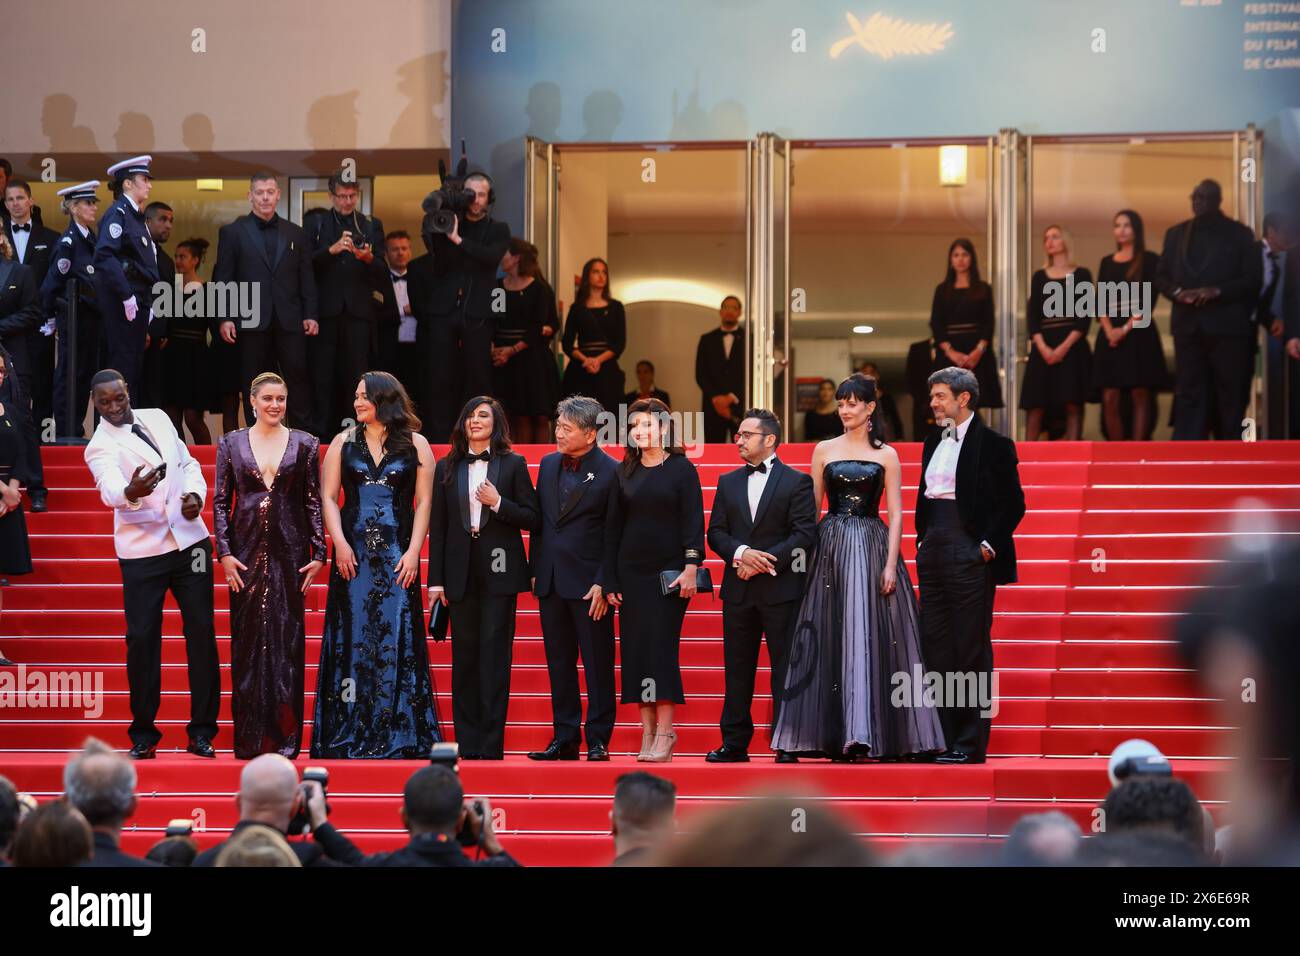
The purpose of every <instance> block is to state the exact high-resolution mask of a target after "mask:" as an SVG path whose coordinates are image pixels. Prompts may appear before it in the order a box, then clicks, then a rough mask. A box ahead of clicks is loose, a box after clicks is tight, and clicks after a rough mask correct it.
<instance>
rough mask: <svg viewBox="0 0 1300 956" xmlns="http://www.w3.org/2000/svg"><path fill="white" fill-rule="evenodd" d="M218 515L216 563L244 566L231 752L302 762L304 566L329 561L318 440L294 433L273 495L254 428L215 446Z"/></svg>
mask: <svg viewBox="0 0 1300 956" xmlns="http://www.w3.org/2000/svg"><path fill="white" fill-rule="evenodd" d="M212 510H213V518H214V524H215V530H216V538H217V556H218V558H220V557H223V556H225V555H227V554H233V555H234V556H235V557H236V558H238V559H239V560H240V561H241V562H242V563H243V564H244V565H246V566H247V568H248V570H246V571H242V572H240V577H242V578H243V580H244V588H243V590H242V591H240V592H239V593H238V594H236V593H234V592H233V591H232V592H231V594H230V665H231V667H230V669H231V687H232V691H233V693H232V696H231V711H232V712H233V716H234V721H235V756H236V757H239V758H241V759H244V760H247V759H251V758H253V757H256V756H257V755H258V754H264V753H280V754H283V755H284V756H286V757H290V758H292V757H296V756H297V755H298V751H299V750H300V749H301V747H302V720H303V666H304V657H305V652H306V646H305V645H306V641H305V635H304V627H303V612H304V605H303V594H302V590H301V582H302V575H301V574H299V573H298V569H299V568H301V567H302V566H303V565H305V564H307V563H308V562H309V561H313V560H314V561H324V560H325V522H324V519H323V516H322V512H321V498H320V446H319V443H318V442H317V440H316V439H315V438H313V437H312V436H311V435H309V434H307V433H306V432H301V431H290V432H289V442H288V444H287V445H286V447H285V449H284V457H283V458H282V459H281V460H280V467H279V469H278V470H277V471H276V475H275V479H274V480H273V481H272V482H271V487H270V488H269V489H268V488H267V487H266V483H265V482H264V481H263V480H262V473H261V472H260V471H259V470H258V468H257V460H256V459H255V458H254V457H253V449H252V446H251V445H250V444H249V441H248V429H246V428H241V429H239V430H238V431H233V432H228V433H226V434H225V435H223V436H222V438H221V441H220V442H219V443H218V445H217V479H216V488H215V491H214V493H213V498H212Z"/></svg>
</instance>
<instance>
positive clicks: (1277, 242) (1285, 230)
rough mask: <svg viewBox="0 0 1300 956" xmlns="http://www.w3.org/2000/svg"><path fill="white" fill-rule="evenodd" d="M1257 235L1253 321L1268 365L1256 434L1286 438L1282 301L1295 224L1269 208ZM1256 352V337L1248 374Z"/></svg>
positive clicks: (1284, 343)
mask: <svg viewBox="0 0 1300 956" xmlns="http://www.w3.org/2000/svg"><path fill="white" fill-rule="evenodd" d="M1260 237H1261V238H1260V240H1259V242H1258V243H1257V244H1256V248H1257V249H1258V250H1259V257H1260V262H1261V263H1262V264H1263V281H1264V286H1263V288H1262V289H1261V290H1260V293H1259V300H1258V302H1257V304H1256V306H1255V324H1256V325H1258V326H1259V327H1260V328H1261V329H1263V330H1264V335H1265V339H1264V342H1265V350H1264V364H1265V365H1266V366H1267V368H1268V374H1267V379H1266V380H1267V382H1268V394H1267V395H1266V396H1265V397H1264V403H1265V406H1266V407H1267V409H1268V414H1267V422H1268V433H1267V434H1266V435H1264V434H1261V435H1258V436H1257V437H1260V438H1286V437H1287V436H1286V432H1285V428H1284V427H1283V411H1282V410H1283V407H1284V403H1285V401H1286V395H1285V391H1286V390H1285V383H1284V381H1283V366H1284V364H1285V363H1286V339H1285V338H1284V336H1285V332H1286V318H1285V315H1284V303H1285V300H1286V271H1287V262H1288V260H1290V259H1291V258H1293V255H1292V252H1291V246H1292V245H1294V243H1295V227H1294V225H1293V224H1292V223H1291V222H1290V221H1289V220H1288V219H1287V218H1286V217H1285V216H1284V215H1282V214H1281V213H1278V212H1270V213H1268V214H1266V215H1265V216H1264V222H1263V224H1262V225H1261V226H1260ZM1258 352H1259V342H1258V340H1256V342H1255V348H1254V349H1252V350H1251V359H1250V362H1249V364H1248V367H1247V369H1246V371H1247V374H1253V373H1254V370H1255V355H1256V354H1257V353H1258ZM1247 401H1249V394H1247Z"/></svg>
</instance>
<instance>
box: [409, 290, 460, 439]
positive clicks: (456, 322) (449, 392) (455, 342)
mask: <svg viewBox="0 0 1300 956" xmlns="http://www.w3.org/2000/svg"><path fill="white" fill-rule="evenodd" d="M420 344H421V351H422V353H423V354H422V355H421V366H422V374H423V377H424V388H423V392H424V400H423V402H421V407H420V418H421V419H422V420H423V422H424V437H426V438H427V439H429V441H431V442H434V443H435V444H440V443H442V442H446V441H448V440H449V439H450V437H451V430H452V428H453V427H454V426H455V424H456V416H457V415H459V414H460V409H461V405H462V401H461V394H462V390H463V388H464V382H465V375H464V368H463V367H462V362H461V348H460V317H459V316H458V315H456V314H454V313H450V314H442V315H434V316H431V317H430V318H429V320H428V322H427V325H426V328H425V330H424V335H423V336H422V339H421V343H420Z"/></svg>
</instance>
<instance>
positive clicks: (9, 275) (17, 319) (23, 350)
mask: <svg viewBox="0 0 1300 956" xmlns="http://www.w3.org/2000/svg"><path fill="white" fill-rule="evenodd" d="M4 243H5V245H4V248H5V250H6V251H9V250H12V248H13V247H12V246H11V245H9V238H8V236H6V237H5V239H4ZM36 288H37V286H36V281H35V279H34V278H33V277H32V270H31V269H29V268H28V267H27V266H25V265H22V264H21V263H19V262H18V261H17V259H16V258H15V259H6V258H4V256H3V255H0V346H3V347H4V349H5V351H6V352H7V353H8V354H9V375H8V376H6V381H5V383H4V386H3V391H4V394H5V409H6V411H8V413H9V416H10V417H11V418H12V419H13V425H14V427H15V428H17V429H18V430H19V432H20V433H21V435H22V438H23V444H24V446H25V454H26V457H27V461H28V467H29V470H30V471H31V475H30V481H29V483H28V486H27V487H28V492H29V494H30V495H31V498H32V510H33V511H44V510H45V509H46V507H47V504H46V499H47V497H48V496H47V492H46V489H45V469H44V467H43V466H42V465H41V449H40V444H41V437H40V427H41V426H40V425H39V424H38V423H37V422H35V421H33V419H32V400H31V392H30V391H29V389H30V387H31V386H30V385H29V384H28V383H29V382H31V380H32V375H31V373H30V372H29V371H28V369H27V367H28V365H30V364H31V360H30V358H29V355H30V352H29V351H28V345H29V343H30V342H31V334H32V333H33V332H35V331H36V330H37V329H38V328H40V325H41V309H40V302H39V299H38V298H37V295H36ZM10 379H12V381H10ZM37 505H39V506H40V507H37Z"/></svg>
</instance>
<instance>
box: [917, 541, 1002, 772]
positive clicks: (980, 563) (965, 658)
mask: <svg viewBox="0 0 1300 956" xmlns="http://www.w3.org/2000/svg"><path fill="white" fill-rule="evenodd" d="M916 577H917V582H918V583H919V584H920V587H921V613H920V617H921V620H920V625H921V655H922V657H923V658H924V660H925V669H926V671H927V672H938V673H939V674H941V675H942V676H943V685H942V686H943V687H944V688H948V687H962V688H971V687H973V688H975V689H977V690H978V689H987V693H988V694H990V695H991V694H992V688H993V638H992V634H993V598H994V591H995V588H996V586H995V585H994V583H993V570H992V567H991V565H989V564H987V563H985V562H984V559H983V558H982V557H981V556H980V553H979V542H978V541H976V540H974V539H973V538H972V537H971V536H970V535H969V534H967V533H966V532H965V531H963V530H962V529H961V528H957V527H951V526H942V527H936V528H931V529H930V530H928V531H927V532H926V535H925V538H924V540H923V541H922V543H921V547H920V548H919V549H918V550H917V552H916ZM949 675H962V678H964V679H965V680H964V681H958V680H956V679H955V678H950V677H949ZM972 680H973V681H974V683H973V684H972V683H971V682H970V681H972ZM971 696H974V695H972V694H970V693H966V694H965V698H964V699H963V700H955V699H954V700H949V699H946V695H945V699H941V701H940V706H939V707H938V711H939V723H940V725H941V726H942V727H943V737H944V740H945V741H947V744H948V749H949V750H955V751H957V752H959V753H967V754H976V755H978V756H981V757H982V756H984V755H985V754H986V753H987V752H988V746H989V730H990V728H991V726H992V719H991V717H981V716H980V711H981V710H982V709H983V707H982V706H981V704H980V703H979V702H978V700H976V701H972V700H971V699H970V698H971ZM959 703H960V704H964V705H965V706H955V705H956V704H959Z"/></svg>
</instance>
